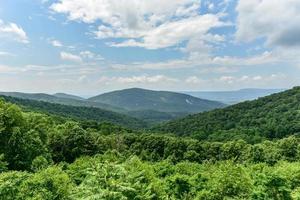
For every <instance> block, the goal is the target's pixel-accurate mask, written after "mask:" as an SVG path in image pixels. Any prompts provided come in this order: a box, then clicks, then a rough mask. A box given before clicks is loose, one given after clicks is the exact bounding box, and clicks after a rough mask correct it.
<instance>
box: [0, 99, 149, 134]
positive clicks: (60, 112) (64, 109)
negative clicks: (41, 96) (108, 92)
mask: <svg viewBox="0 0 300 200" xmlns="http://www.w3.org/2000/svg"><path fill="white" fill-rule="evenodd" d="M0 98H3V99H5V100H6V101H7V102H11V103H14V104H17V105H19V106H21V107H23V108H24V109H25V110H28V111H37V112H43V113H48V114H53V115H57V116H62V117H67V118H71V119H75V120H93V121H97V122H110V123H113V124H117V125H121V126H123V127H127V128H132V129H136V128H144V127H146V126H147V125H146V124H145V123H144V122H143V121H141V120H138V119H136V118H133V117H129V116H127V115H123V114H119V113H115V112H112V111H108V110H103V109H100V108H95V107H80V106H69V105H62V104H55V103H49V102H45V101H35V100H29V99H22V98H15V97H10V96H0Z"/></svg>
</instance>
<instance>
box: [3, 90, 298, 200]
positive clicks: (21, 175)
mask: <svg viewBox="0 0 300 200" xmlns="http://www.w3.org/2000/svg"><path fill="white" fill-rule="evenodd" d="M295 90H299V89H295ZM295 90H293V91H288V92H287V93H285V94H284V95H285V96H287V97H288V96H289V97H290V96H294V94H293V92H296V91H295ZM278 98H279V97H278ZM273 99H274V101H275V102H276V101H278V99H277V97H273ZM26 101H29V100H26ZM269 101H271V100H270V99H269ZM288 102H289V100H288ZM40 103H45V102H40ZM282 103H286V102H284V101H283V102H282ZM45 104H46V105H47V103H45ZM290 122H291V123H293V121H290ZM288 123H289V122H288ZM110 127H112V128H110ZM0 137H1V140H0V199H3V200H4V199H5V200H24V199H41V200H42V199H43V200H44V199H45V200H53V199H58V200H60V199H64V200H81V199H112V200H119V199H124V200H125V199H136V200H145V199H148V200H164V199H174V200H175V199H178V200H179V199H180V200H181V199H185V200H193V199H206V200H222V199H275V200H281V199H287V200H291V199H299V197H300V190H299V188H300V183H299V179H298V177H299V174H300V167H299V166H300V159H299V158H300V139H299V138H297V137H295V136H291V137H288V138H284V139H281V140H278V141H263V142H261V143H260V144H248V143H247V142H245V141H243V140H235V141H229V142H207V141H199V140H196V139H191V138H178V137H174V136H168V135H159V134H157V133H156V134H145V133H140V132H137V133H134V132H132V133H129V132H127V131H126V129H115V128H113V125H112V124H111V125H107V124H104V125H100V126H96V127H91V126H82V125H81V123H79V122H75V121H72V120H71V121H68V120H67V119H66V121H57V120H55V119H54V118H53V117H52V116H48V115H45V114H40V113H35V112H24V111H22V110H21V109H20V108H19V107H18V106H16V105H12V104H11V103H7V102H4V101H2V100H0Z"/></svg>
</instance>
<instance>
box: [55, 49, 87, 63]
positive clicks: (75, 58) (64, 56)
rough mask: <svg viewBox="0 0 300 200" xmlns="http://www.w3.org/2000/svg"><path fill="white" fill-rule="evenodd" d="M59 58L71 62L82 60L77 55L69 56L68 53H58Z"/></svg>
mask: <svg viewBox="0 0 300 200" xmlns="http://www.w3.org/2000/svg"><path fill="white" fill-rule="evenodd" d="M60 58H61V59H62V60H66V61H71V62H82V58H81V57H80V56H78V55H75V54H71V53H68V52H64V51H62V52H60Z"/></svg>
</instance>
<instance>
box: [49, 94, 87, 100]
mask: <svg viewBox="0 0 300 200" xmlns="http://www.w3.org/2000/svg"><path fill="white" fill-rule="evenodd" d="M53 96H56V97H58V98H65V99H75V100H85V99H84V98H82V97H79V96H76V95H71V94H66V93H55V94H53Z"/></svg>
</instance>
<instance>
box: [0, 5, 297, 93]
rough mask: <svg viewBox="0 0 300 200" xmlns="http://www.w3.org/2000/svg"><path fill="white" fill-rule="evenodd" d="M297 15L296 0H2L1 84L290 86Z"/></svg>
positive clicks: (47, 87) (65, 87)
mask: <svg viewBox="0 0 300 200" xmlns="http://www.w3.org/2000/svg"><path fill="white" fill-rule="evenodd" d="M129 2H130V3H129ZM274 2H275V3H274ZM158 5H159V6H158ZM299 22H300V1H299V0H276V1H274V0H202V1H201V0H164V1H157V0H151V1H148V0H132V1H120V0H18V1H5V0H0V91H19V92H45V93H56V92H65V93H71V94H77V95H90V96H92V95H96V94H100V93H103V92H107V91H112V90H117V89H124V88H132V87H139V88H147V89H154V90H171V91H197V90H199V91H208V90H214V91H216V90H237V89H241V88H291V87H293V86H295V85H300V76H299V75H300V24H299Z"/></svg>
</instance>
